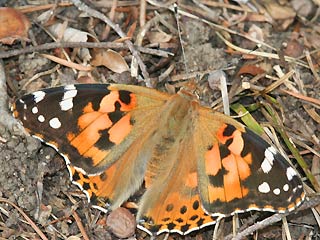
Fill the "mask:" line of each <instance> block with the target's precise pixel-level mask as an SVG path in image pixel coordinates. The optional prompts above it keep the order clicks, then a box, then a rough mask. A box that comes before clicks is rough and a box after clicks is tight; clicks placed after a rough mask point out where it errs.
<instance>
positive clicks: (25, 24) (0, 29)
mask: <svg viewBox="0 0 320 240" xmlns="http://www.w3.org/2000/svg"><path fill="white" fill-rule="evenodd" d="M0 23H1V24H0V42H1V43H4V44H8V45H12V44H13V43H14V41H15V40H25V41H28V30H29V28H30V26H31V24H30V21H29V20H28V18H27V17H26V16H25V15H24V14H22V13H21V12H19V11H17V10H15V9H13V8H6V7H3V8H0Z"/></svg>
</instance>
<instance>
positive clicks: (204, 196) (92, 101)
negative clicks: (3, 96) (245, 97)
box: [13, 84, 305, 235]
mask: <svg viewBox="0 0 320 240" xmlns="http://www.w3.org/2000/svg"><path fill="white" fill-rule="evenodd" d="M13 113H14V116H15V117H16V118H18V119H19V120H20V121H21V123H22V124H23V126H24V128H25V129H26V130H27V132H29V133H30V134H31V135H32V136H33V137H35V138H37V139H39V140H41V141H43V142H45V143H46V144H47V145H49V146H51V147H53V148H54V149H56V150H57V151H58V152H59V153H60V154H61V156H62V157H63V158H64V159H65V161H66V165H67V167H68V169H69V172H70V178H71V180H72V182H73V183H75V184H76V185H78V186H79V187H80V188H81V189H82V190H83V191H84V193H85V194H86V195H87V197H88V200H89V201H90V202H91V203H92V204H93V205H95V204H97V200H98V198H104V199H105V200H106V202H107V206H106V208H108V209H115V208H117V207H119V206H121V205H122V204H123V203H124V202H125V201H126V200H127V199H128V198H129V197H130V196H132V195H133V194H134V193H136V192H137V191H138V190H139V189H140V188H141V187H144V188H145V192H144V193H143V195H142V196H141V198H140V200H139V204H138V212H137V216H136V219H137V223H138V228H140V229H142V230H144V231H146V232H148V233H149V234H160V233H162V232H176V233H179V234H182V235H185V234H188V233H190V232H192V231H194V230H197V229H200V228H203V227H205V226H208V225H212V224H214V223H215V222H216V220H217V218H220V217H224V216H229V215H233V214H235V213H240V212H245V211H250V210H263V211H273V212H279V213H284V212H288V211H292V210H294V209H295V208H296V207H298V206H299V205H300V204H301V203H302V202H303V200H304V198H305V192H304V189H303V185H302V182H301V179H300V177H299V176H298V174H297V172H296V171H295V170H294V168H293V167H291V165H290V164H289V163H288V162H287V161H286V160H285V159H284V157H283V156H282V155H281V154H280V153H279V152H278V151H277V150H276V148H275V147H273V146H271V145H270V144H268V143H267V142H266V141H265V140H263V139H262V138H261V137H259V136H258V135H256V134H255V133H254V132H252V131H251V130H249V129H248V128H246V127H245V126H243V125H242V124H241V123H239V122H238V121H236V120H234V119H233V118H231V117H229V116H226V115H224V114H222V113H219V112H216V111H213V110H212V109H210V108H207V107H203V106H201V105H200V103H199V101H198V99H197V97H195V95H194V94H193V93H191V92H190V91H189V90H188V89H185V88H182V89H181V90H180V91H179V92H178V93H176V94H173V95H170V94H167V93H163V92H159V91H157V90H154V89H150V88H146V87H140V86H134V85H121V84H79V85H67V86H62V87H55V88H49V89H44V90H40V91H36V92H34V93H31V94H29V95H25V96H23V97H21V98H20V99H18V100H17V101H16V102H15V103H14V104H13Z"/></svg>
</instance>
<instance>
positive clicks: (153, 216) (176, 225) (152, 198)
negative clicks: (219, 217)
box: [137, 122, 215, 235]
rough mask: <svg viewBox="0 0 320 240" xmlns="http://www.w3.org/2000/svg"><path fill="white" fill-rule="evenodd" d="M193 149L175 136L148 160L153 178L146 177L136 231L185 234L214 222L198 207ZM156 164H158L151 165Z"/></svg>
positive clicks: (198, 197) (193, 147) (196, 174)
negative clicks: (166, 147) (169, 143)
mask: <svg viewBox="0 0 320 240" xmlns="http://www.w3.org/2000/svg"><path fill="white" fill-rule="evenodd" d="M183 126H184V123H183V122H181V125H180V127H181V128H183ZM166 145H167V144H166ZM195 147H196V145H195V144H194V142H193V139H192V138H190V137H189V135H187V136H185V137H184V138H183V139H180V138H179V136H177V137H176V138H175V139H174V140H173V142H171V145H170V147H169V148H168V149H164V148H162V147H161V149H162V151H161V153H160V154H154V155H153V156H157V157H154V158H152V159H151V160H150V162H149V166H148V172H149V173H150V172H152V173H156V175H155V176H148V172H147V175H146V183H147V190H146V192H145V193H144V195H143V196H142V198H141V200H140V203H139V211H138V214H137V219H138V224H139V225H138V227H139V228H140V229H143V230H145V231H147V232H149V233H150V234H160V233H162V232H176V233H179V234H182V235H185V234H188V233H190V232H192V231H194V230H197V229H200V228H202V227H205V226H208V225H212V224H214V223H215V218H214V217H212V216H209V215H207V214H206V213H205V212H204V210H203V209H202V207H201V203H200V196H199V193H198V180H197V179H198V173H197V159H196V155H195V151H194V149H195ZM156 161H159V163H160V164H152V163H153V162H156ZM151 175H152V174H151ZM149 177H150V178H153V179H151V180H149V179H148V178H149Z"/></svg>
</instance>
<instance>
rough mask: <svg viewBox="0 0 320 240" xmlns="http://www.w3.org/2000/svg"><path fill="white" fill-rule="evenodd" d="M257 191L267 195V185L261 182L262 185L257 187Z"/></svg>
mask: <svg viewBox="0 0 320 240" xmlns="http://www.w3.org/2000/svg"><path fill="white" fill-rule="evenodd" d="M258 190H259V192H261V193H268V192H270V186H269V184H268V183H266V182H263V183H262V184H260V185H259V187H258Z"/></svg>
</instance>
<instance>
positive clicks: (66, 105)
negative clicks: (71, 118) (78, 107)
mask: <svg viewBox="0 0 320 240" xmlns="http://www.w3.org/2000/svg"><path fill="white" fill-rule="evenodd" d="M72 100H73V98H69V99H66V100H62V101H61V102H60V103H59V105H60V108H61V110H62V111H68V110H70V109H72V108H73V101H72Z"/></svg>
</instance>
